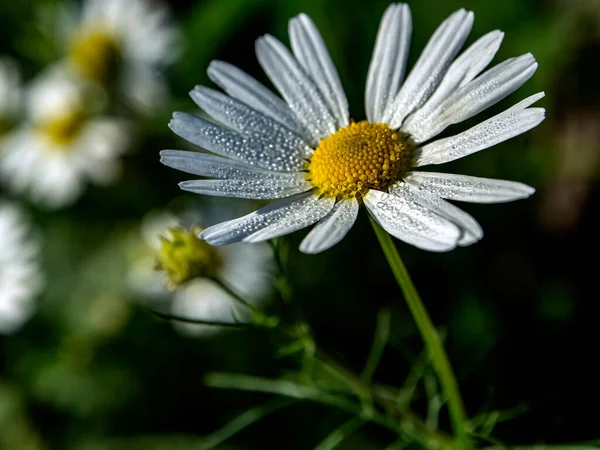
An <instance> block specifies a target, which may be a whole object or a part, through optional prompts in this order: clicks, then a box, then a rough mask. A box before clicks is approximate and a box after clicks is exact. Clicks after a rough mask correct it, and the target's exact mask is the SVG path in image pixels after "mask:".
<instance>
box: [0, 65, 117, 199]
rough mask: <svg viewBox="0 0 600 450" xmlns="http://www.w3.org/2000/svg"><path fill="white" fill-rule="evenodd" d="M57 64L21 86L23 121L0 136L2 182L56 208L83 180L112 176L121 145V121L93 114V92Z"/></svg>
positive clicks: (78, 189) (80, 188)
mask: <svg viewBox="0 0 600 450" xmlns="http://www.w3.org/2000/svg"><path fill="white" fill-rule="evenodd" d="M87 89H88V87H87V86H86V85H85V84H83V83H82V82H81V81H79V80H77V79H76V78H74V77H73V76H71V75H70V74H69V73H66V72H65V71H64V70H63V69H62V68H60V67H54V68H51V69H48V71H47V72H46V73H44V74H42V75H40V77H39V78H38V79H36V80H34V81H33V82H32V83H31V85H30V86H28V88H27V93H26V96H27V98H26V119H25V123H24V124H23V125H22V126H21V127H19V128H18V129H15V130H14V131H13V132H12V133H11V134H10V135H7V136H5V138H4V144H3V146H4V150H3V153H2V155H0V173H1V174H2V178H3V182H4V183H5V184H6V185H8V187H10V188H11V189H12V190H13V191H15V192H17V193H26V194H27V195H28V196H29V197H31V198H32V199H33V200H34V201H36V202H39V203H42V204H47V205H48V206H52V207H60V206H64V205H66V204H69V203H72V202H73V201H75V200H76V199H77V198H78V197H79V196H80V195H81V193H82V192H83V190H84V188H85V185H86V184H87V182H88V181H93V182H98V183H106V182H109V181H111V180H112V179H114V177H115V176H116V174H117V170H118V167H119V163H118V159H117V158H118V157H119V155H120V154H121V153H122V152H123V151H124V150H125V149H126V148H127V144H128V140H129V135H128V134H129V130H128V127H127V126H126V123H125V122H124V121H123V120H120V119H117V118H113V117H104V116H95V115H94V106H93V102H94V98H95V95H94V94H89V93H87V92H86V90H87Z"/></svg>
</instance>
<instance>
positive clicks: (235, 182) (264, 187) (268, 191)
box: [179, 173, 313, 200]
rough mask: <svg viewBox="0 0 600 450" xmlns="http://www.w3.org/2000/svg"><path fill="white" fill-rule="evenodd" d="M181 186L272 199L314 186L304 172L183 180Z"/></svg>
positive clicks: (208, 192)
mask: <svg viewBox="0 0 600 450" xmlns="http://www.w3.org/2000/svg"><path fill="white" fill-rule="evenodd" d="M179 187H180V188H181V189H183V190H184V191H190V192H194V193H195V194H203V195H213V196H216V197H236V198H248V199H255V200H270V199H277V198H284V197H289V196H291V195H295V194H300V193H302V192H306V191H309V190H311V189H312V187H313V186H312V185H311V184H310V182H308V181H307V180H306V177H305V176H304V174H303V173H294V174H288V175H284V176H273V177H269V176H266V177H261V178H248V179H228V180H192V181H183V182H182V183H179Z"/></svg>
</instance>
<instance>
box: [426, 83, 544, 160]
mask: <svg viewBox="0 0 600 450" xmlns="http://www.w3.org/2000/svg"><path fill="white" fill-rule="evenodd" d="M534 97H536V99H537V98H540V96H539V94H536V95H535V96H534ZM530 104H531V102H530V99H526V100H524V101H522V102H520V103H519V104H517V105H515V106H513V107H512V108H510V109H508V110H506V111H504V112H502V113H500V114H498V115H496V116H494V117H492V118H491V119H488V120H486V121H485V122H481V123H480V124H479V125H476V126H474V127H473V128H470V129H468V130H467V131H464V132H462V133H460V134H457V135H456V136H452V137H449V138H445V139H439V140H437V141H434V142H432V143H430V144H427V145H425V146H424V147H422V148H421V149H419V152H418V153H419V154H418V157H417V160H416V166H417V167H419V166H425V165H427V164H443V163H446V162H449V161H454V160H455V159H460V158H463V157H465V156H468V155H470V154H472V153H475V152H478V151H480V150H483V149H485V148H488V147H492V146H494V145H496V144H499V143H500V142H504V141H506V140H508V139H510V138H512V137H515V136H518V135H519V134H521V133H524V132H525V131H528V130H531V129H532V128H534V127H535V126H537V125H539V124H540V123H541V122H542V121H543V120H544V116H545V110H544V109H543V108H528V109H522V108H523V107H525V106H529V105H530Z"/></svg>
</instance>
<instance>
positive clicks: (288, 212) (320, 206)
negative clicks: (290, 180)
mask: <svg viewBox="0 0 600 450" xmlns="http://www.w3.org/2000/svg"><path fill="white" fill-rule="evenodd" d="M333 201H334V200H333V199H331V200H320V199H319V198H318V197H317V196H315V195H314V194H313V193H311V192H307V193H304V194H299V195H296V196H294V197H289V198H286V199H283V200H280V201H278V202H275V203H272V204H270V205H268V206H265V207H264V208H261V209H259V210H258V211H255V212H253V213H250V214H248V215H246V216H243V217H240V218H238V219H233V220H229V221H227V222H223V223H220V224H217V225H214V226H212V227H209V228H207V229H206V230H204V231H203V232H202V233H200V236H199V237H200V239H206V241H207V242H208V243H209V244H211V245H226V244H232V243H234V242H240V241H242V240H246V238H248V237H251V235H253V234H255V233H257V232H259V231H260V230H263V229H265V228H267V227H270V226H271V225H273V228H270V230H269V232H268V235H270V236H273V237H274V236H276V235H277V236H278V235H280V234H278V233H277V231H281V234H286V233H290V232H291V231H293V229H294V228H295V227H297V228H295V229H300V228H303V227H307V226H308V225H310V224H312V223H315V222H317V221H318V220H319V219H321V218H322V217H323V216H325V215H326V214H327V213H328V212H329V211H330V210H331V208H332V207H333ZM290 218H291V219H290ZM278 227H279V228H278ZM265 239H270V237H266V238H265ZM257 240H259V239H257V238H254V239H252V241H253V242H254V241H257Z"/></svg>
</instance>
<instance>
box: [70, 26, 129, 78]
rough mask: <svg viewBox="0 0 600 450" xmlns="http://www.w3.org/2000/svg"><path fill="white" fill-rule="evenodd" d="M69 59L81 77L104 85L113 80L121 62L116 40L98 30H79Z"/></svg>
mask: <svg viewBox="0 0 600 450" xmlns="http://www.w3.org/2000/svg"><path fill="white" fill-rule="evenodd" d="M132 26H134V25H132ZM70 57H71V60H72V61H73V63H74V64H75V66H76V67H77V68H78V69H79V70H80V71H81V72H82V73H83V75H85V76H86V77H88V78H90V79H92V80H94V81H97V82H100V83H104V84H106V83H108V82H110V81H111V80H113V79H114V78H115V76H116V75H117V73H118V71H119V69H120V67H121V62H122V55H121V49H120V46H119V43H118V42H117V40H116V39H115V38H114V37H113V36H112V35H111V34H110V33H107V32H104V31H102V30H98V29H87V30H86V29H83V30H81V31H80V32H79V34H78V35H77V36H76V37H75V39H74V41H73V43H72V44H71V48H70Z"/></svg>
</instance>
